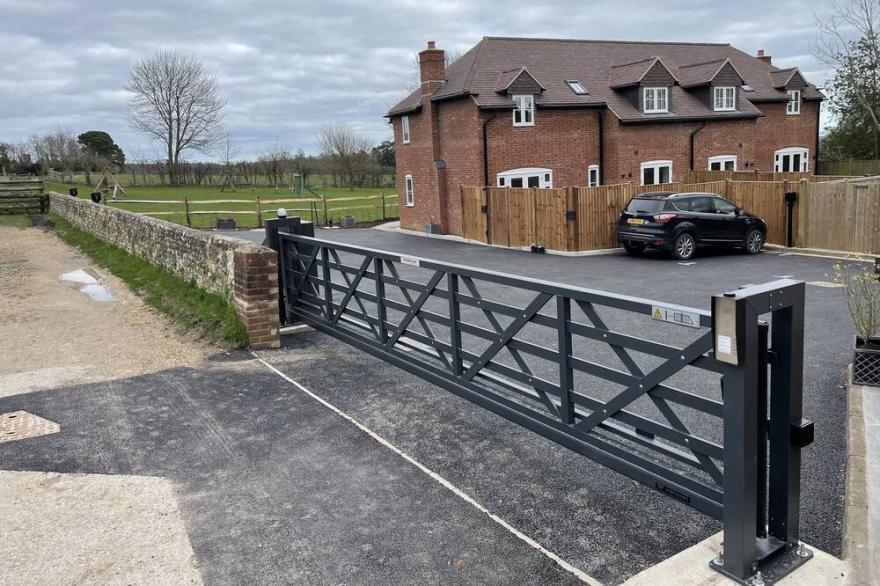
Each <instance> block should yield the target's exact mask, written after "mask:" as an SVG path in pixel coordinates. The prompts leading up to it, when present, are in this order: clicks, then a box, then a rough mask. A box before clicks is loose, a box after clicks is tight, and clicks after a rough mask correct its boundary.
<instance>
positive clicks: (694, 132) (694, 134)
mask: <svg viewBox="0 0 880 586" xmlns="http://www.w3.org/2000/svg"><path fill="white" fill-rule="evenodd" d="M704 128H706V121H705V120H704V121H703V123H702V124H701V125H700V127H699V128H695V129H694V130H692V131H691V166H690V169H689V171H694V170H695V169H694V159H695V158H696V150H697V134H699V133H700V131H702V130H703V129H704Z"/></svg>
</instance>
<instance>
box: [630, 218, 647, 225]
mask: <svg viewBox="0 0 880 586" xmlns="http://www.w3.org/2000/svg"><path fill="white" fill-rule="evenodd" d="M626 222H627V223H628V224H644V223H645V221H644V220H643V219H641V218H627V219H626Z"/></svg>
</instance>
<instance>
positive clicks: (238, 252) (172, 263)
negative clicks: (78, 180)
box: [49, 192, 280, 348]
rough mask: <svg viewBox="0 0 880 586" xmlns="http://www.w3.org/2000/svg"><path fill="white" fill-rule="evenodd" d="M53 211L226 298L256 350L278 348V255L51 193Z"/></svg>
mask: <svg viewBox="0 0 880 586" xmlns="http://www.w3.org/2000/svg"><path fill="white" fill-rule="evenodd" d="M49 199H50V209H51V211H52V212H54V213H56V214H58V215H59V216H61V217H63V218H64V219H66V220H67V221H68V222H70V223H71V224H72V225H74V226H76V227H77V228H79V229H80V230H83V231H85V232H89V233H90V234H93V235H94V236H95V237H97V238H99V239H101V240H103V241H104V242H107V243H108V244H113V245H115V246H118V247H119V248H122V249H123V250H125V251H126V252H128V253H130V254H132V255H134V256H137V257H138V258H141V259H143V260H145V261H147V262H149V263H150V264H154V265H157V266H160V267H162V268H164V269H166V270H168V271H169V272H170V273H172V274H174V275H176V276H178V277H181V278H182V279H186V280H187V281H192V282H194V283H195V284H196V285H197V286H198V287H200V288H202V289H205V290H206V291H210V292H212V293H218V294H220V295H223V296H224V297H226V298H227V299H228V300H229V301H230V303H232V305H233V306H234V307H235V310H236V312H237V313H238V315H239V317H240V318H241V320H242V322H243V323H244V325H245V327H246V328H247V331H248V336H249V338H250V341H251V347H252V348H277V347H278V346H279V344H280V338H279V334H278V328H279V323H278V268H277V265H278V263H277V257H276V253H275V251H273V250H271V249H269V248H266V247H264V246H259V245H257V244H253V243H250V242H244V241H242V240H239V239H237V238H230V237H228V236H221V235H218V234H212V233H210V232H203V231H200V230H193V229H192V228H187V227H185V226H179V225H177V224H172V223H170V222H165V221H163V220H158V219H156V218H150V217H147V216H139V215H137V214H133V213H131V212H128V211H125V210H121V209H117V208H113V207H110V206H107V205H103V204H96V203H93V202H91V201H89V200H87V199H79V198H75V197H71V196H69V195H62V194H60V193H54V192H52V193H50V194H49Z"/></svg>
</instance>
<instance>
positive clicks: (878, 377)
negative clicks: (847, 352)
mask: <svg viewBox="0 0 880 586" xmlns="http://www.w3.org/2000/svg"><path fill="white" fill-rule="evenodd" d="M869 340H870V342H871V344H870V346H867V347H866V346H865V341H864V340H863V339H862V338H861V337H860V336H856V337H855V344H854V346H853V383H855V384H857V385H869V386H872V387H880V338H870V339H869Z"/></svg>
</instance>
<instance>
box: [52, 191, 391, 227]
mask: <svg viewBox="0 0 880 586" xmlns="http://www.w3.org/2000/svg"><path fill="white" fill-rule="evenodd" d="M68 187H69V185H68V184H65V183H51V182H49V183H46V189H47V190H52V191H57V192H60V193H67V190H68ZM76 187H77V188H78V189H79V196H80V197H89V192H90V188H89V187H88V186H85V185H77V186H76ZM125 191H126V195H124V196H121V197H120V198H119V199H118V200H117V202H116V203H114V204H113V205H114V206H115V207H119V208H121V209H125V210H129V211H132V212H138V213H144V212H147V213H149V212H173V213H163V214H160V215H157V216H156V217H158V218H161V219H163V220H167V221H169V222H175V223H178V224H186V215H185V213H184V206H183V204H182V203H173V202H182V200H183V198H184V196H185V197H186V198H187V199H188V200H189V202H190V212H191V214H190V218H191V223H192V226H193V227H195V228H212V227H214V221H215V220H216V218H235V221H236V223H237V224H238V226H239V227H242V228H254V227H256V226H257V215H256V199H257V197H259V198H260V200H261V204H260V207H261V209H262V211H263V219H264V220H266V219H271V218H274V217H275V211H276V210H277V209H278V208H279V207H284V208H286V209H287V210H288V215H289V216H297V215H298V216H301V217H303V218H304V219H308V220H312V219H316V220H317V222H318V223H323V221H324V212H323V208H322V203H321V202H320V201H310V200H317V199H318V196H320V197H322V198H326V200H327V208H328V213H327V216H328V219H329V220H330V221H331V222H333V223H338V222H339V221H340V219H341V218H342V216H346V215H351V216H354V218H355V219H356V220H357V221H359V222H370V221H376V220H381V219H382V211H381V208H380V207H379V204H380V199H379V198H378V196H380V195H384V196H393V197H386V199H385V217H386V218H396V217H398V215H399V212H398V209H399V208H398V201H397V195H396V191H394V190H393V189H384V190H383V189H374V188H369V189H365V188H358V189H347V188H320V189H315V190H314V192H315V193H316V194H318V196H316V195H315V194H313V193H309V192H308V191H306V192H305V193H304V194H303V195H302V196H297V195H296V194H295V193H293V192H291V191H287V190H283V189H279V190H277V191H276V190H275V189H273V188H271V187H257V188H253V189H239V190H238V191H234V192H233V191H225V192H221V191H220V188H218V187H198V186H180V187H171V186H161V187H127V188H126V190H125ZM278 199H284V200H289V199H290V200H303V201H292V202H283V203H269V202H271V201H272V200H278ZM126 200H156V201H163V202H164V201H167V202H168V203H167V204H166V203H133V204H125V203H124V202H125V201H126ZM220 200H223V201H222V202H220ZM228 200H233V201H231V202H228ZM236 200H238V201H236ZM210 202H213V203H210ZM218 202H219V203H218ZM227 202H228V203H227ZM364 206H371V207H364ZM358 208H359V209H358ZM202 211H212V212H214V211H216V212H219V213H212V214H204V215H202V214H198V213H193V212H202ZM244 211H250V212H252V213H249V214H241V213H236V214H229V213H228V212H244Z"/></svg>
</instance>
